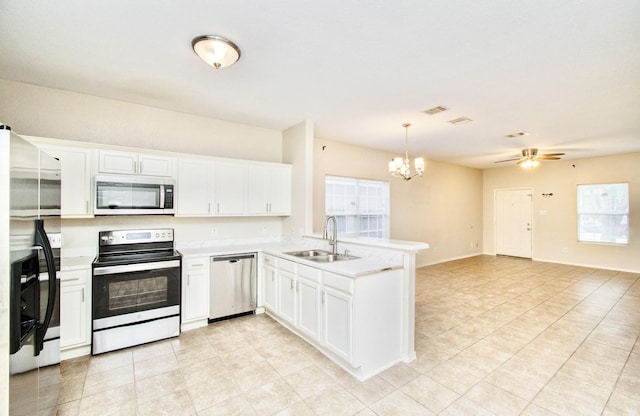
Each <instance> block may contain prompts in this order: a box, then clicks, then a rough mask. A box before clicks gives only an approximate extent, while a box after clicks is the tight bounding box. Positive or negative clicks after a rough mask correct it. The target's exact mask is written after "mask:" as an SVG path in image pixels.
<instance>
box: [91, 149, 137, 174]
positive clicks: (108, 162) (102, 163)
mask: <svg viewBox="0 0 640 416" xmlns="http://www.w3.org/2000/svg"><path fill="white" fill-rule="evenodd" d="M98 171H99V172H100V173H124V174H129V175H135V174H137V173H138V154H137V153H130V152H117V151H113V150H100V151H99V161H98Z"/></svg>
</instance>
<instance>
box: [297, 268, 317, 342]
mask: <svg viewBox="0 0 640 416" xmlns="http://www.w3.org/2000/svg"><path fill="white" fill-rule="evenodd" d="M297 277H298V282H297V289H298V291H297V294H298V329H299V330H300V331H301V332H302V333H303V334H304V335H306V336H308V337H310V338H312V339H316V340H319V339H320V317H321V313H320V300H321V291H320V277H321V272H320V270H317V269H314V268H311V267H307V266H303V265H298V276H297Z"/></svg>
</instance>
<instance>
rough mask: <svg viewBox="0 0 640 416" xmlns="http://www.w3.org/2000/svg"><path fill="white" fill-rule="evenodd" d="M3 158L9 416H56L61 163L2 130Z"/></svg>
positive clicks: (0, 277)
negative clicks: (6, 235) (6, 230)
mask: <svg viewBox="0 0 640 416" xmlns="http://www.w3.org/2000/svg"><path fill="white" fill-rule="evenodd" d="M0 153H3V157H2V158H3V160H2V161H3V162H7V163H2V165H1V166H0V169H2V173H1V174H0V178H2V193H3V194H4V195H3V198H2V207H1V209H0V215H1V216H2V218H1V221H2V224H3V228H4V227H6V225H7V223H8V228H9V233H8V241H6V240H5V241H3V243H2V245H1V247H2V250H3V251H4V252H3V253H2V254H1V256H2V260H3V264H2V274H1V275H0V281H1V284H2V294H3V295H4V294H8V298H9V301H8V313H5V315H8V318H9V319H8V322H9V326H8V328H9V331H8V339H7V340H6V341H7V342H8V345H9V348H8V350H9V351H7V353H8V354H9V357H8V358H9V359H8V361H9V380H8V390H9V396H8V397H9V403H8V406H7V407H8V409H7V410H8V414H9V415H16V416H18V415H55V414H56V413H57V403H58V396H59V388H60V367H59V362H60V312H59V311H60V301H59V299H60V279H59V273H58V271H59V264H60V261H59V250H60V248H59V247H60V244H59V242H60V240H61V238H60V163H59V161H58V160H57V159H55V158H53V157H51V156H49V155H47V154H46V153H44V152H42V151H40V150H39V149H38V148H37V147H35V146H33V145H32V144H30V143H29V142H27V141H26V140H24V139H22V138H21V137H19V136H17V135H16V134H14V133H12V132H11V131H10V128H8V127H7V126H4V125H0ZM7 187H8V189H5V188H7ZM7 196H8V198H7ZM2 231H3V232H4V229H3V230H2ZM2 238H6V237H2ZM52 242H53V243H54V244H53V247H52ZM56 246H57V247H56ZM7 252H8V253H7ZM7 259H8V261H7ZM7 263H8V264H7ZM7 266H8V267H7ZM3 298H6V296H3ZM4 322H7V320H5V321H4ZM2 384H3V383H0V385H2ZM3 411H4V409H0V413H3Z"/></svg>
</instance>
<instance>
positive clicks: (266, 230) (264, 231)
mask: <svg viewBox="0 0 640 416" xmlns="http://www.w3.org/2000/svg"><path fill="white" fill-rule="evenodd" d="M268 232H269V227H267V226H266V225H264V226H262V234H264V235H267V233H268Z"/></svg>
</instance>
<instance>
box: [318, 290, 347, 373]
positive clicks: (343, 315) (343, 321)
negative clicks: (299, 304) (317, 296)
mask: <svg viewBox="0 0 640 416" xmlns="http://www.w3.org/2000/svg"><path fill="white" fill-rule="evenodd" d="M352 303H353V299H352V296H351V295H349V294H346V293H343V292H340V291H337V290H334V289H332V288H330V287H326V286H325V287H324V288H323V290H322V307H323V334H322V336H323V344H324V345H325V346H326V347H327V348H329V349H330V350H331V351H333V352H335V353H336V354H338V355H339V356H340V357H342V358H344V359H345V360H347V361H349V362H351V356H352V349H353V348H352V345H353V308H352Z"/></svg>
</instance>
